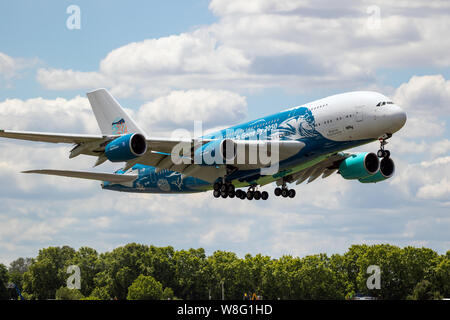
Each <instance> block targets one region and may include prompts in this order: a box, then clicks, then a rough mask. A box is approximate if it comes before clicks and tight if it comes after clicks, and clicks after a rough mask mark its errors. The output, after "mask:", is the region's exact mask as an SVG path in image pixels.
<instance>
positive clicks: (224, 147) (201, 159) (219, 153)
mask: <svg viewBox="0 0 450 320" xmlns="http://www.w3.org/2000/svg"><path fill="white" fill-rule="evenodd" d="M235 158H236V144H235V143H234V141H233V140H231V139H223V140H214V141H211V142H208V143H206V144H204V145H203V146H201V147H200V148H198V149H197V150H195V153H194V159H195V161H196V163H201V164H204V165H218V164H225V163H230V162H232V161H233V160H234V159H235Z"/></svg>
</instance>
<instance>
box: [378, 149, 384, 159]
mask: <svg viewBox="0 0 450 320" xmlns="http://www.w3.org/2000/svg"><path fill="white" fill-rule="evenodd" d="M377 156H378V158H383V157H384V150H382V149H380V150H378V152H377Z"/></svg>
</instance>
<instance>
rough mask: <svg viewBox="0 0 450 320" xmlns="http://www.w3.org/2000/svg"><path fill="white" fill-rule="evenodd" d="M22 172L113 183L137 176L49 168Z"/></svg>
mask: <svg viewBox="0 0 450 320" xmlns="http://www.w3.org/2000/svg"><path fill="white" fill-rule="evenodd" d="M22 173H38V174H46V175H52V176H62V177H70V178H78V179H89V180H99V181H109V182H113V183H124V182H131V181H134V180H136V179H137V177H138V175H136V174H115V173H99V172H88V171H70V170H50V169H40V170H28V171H22Z"/></svg>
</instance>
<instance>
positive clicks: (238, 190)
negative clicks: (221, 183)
mask: <svg viewBox="0 0 450 320" xmlns="http://www.w3.org/2000/svg"><path fill="white" fill-rule="evenodd" d="M241 193H242V190H240V189H237V190H236V192H235V193H234V194H235V195H236V198H240V197H241Z"/></svg>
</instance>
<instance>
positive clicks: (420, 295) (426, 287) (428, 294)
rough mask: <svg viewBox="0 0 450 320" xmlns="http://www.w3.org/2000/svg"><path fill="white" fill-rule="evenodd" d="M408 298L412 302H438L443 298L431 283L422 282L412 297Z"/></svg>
mask: <svg viewBox="0 0 450 320" xmlns="http://www.w3.org/2000/svg"><path fill="white" fill-rule="evenodd" d="M408 298H409V299H411V300H438V299H441V298H442V297H441V295H440V293H439V292H438V291H435V289H434V288H433V284H432V283H431V282H430V281H428V280H422V281H420V282H419V283H418V284H417V285H416V287H415V288H414V291H413V293H412V295H410V296H408Z"/></svg>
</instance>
